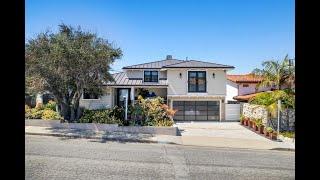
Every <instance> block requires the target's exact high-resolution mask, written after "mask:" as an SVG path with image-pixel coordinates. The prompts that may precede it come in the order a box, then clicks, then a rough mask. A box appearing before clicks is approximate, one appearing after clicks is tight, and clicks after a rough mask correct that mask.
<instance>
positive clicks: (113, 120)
mask: <svg viewBox="0 0 320 180" xmlns="http://www.w3.org/2000/svg"><path fill="white" fill-rule="evenodd" d="M119 114H121V110H120V109H119V108H118V107H115V108H112V109H99V110H88V109H85V110H84V112H83V115H82V117H81V118H80V120H79V122H80V123H104V124H119V125H122V121H121V120H120V118H119V117H117V115H119Z"/></svg>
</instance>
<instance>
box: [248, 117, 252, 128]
mask: <svg viewBox="0 0 320 180" xmlns="http://www.w3.org/2000/svg"><path fill="white" fill-rule="evenodd" d="M251 126H252V123H251V119H250V118H248V127H251Z"/></svg>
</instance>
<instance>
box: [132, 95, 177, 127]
mask: <svg viewBox="0 0 320 180" xmlns="http://www.w3.org/2000/svg"><path fill="white" fill-rule="evenodd" d="M138 100H139V103H138V105H139V106H140V107H141V108H142V112H143V116H144V120H143V121H142V125H143V126H172V125H173V123H174V122H173V119H172V118H173V115H174V114H175V112H176V111H175V110H173V109H170V108H169V107H168V106H167V105H166V104H164V100H163V98H161V97H156V98H154V99H143V98H142V96H139V97H138Z"/></svg>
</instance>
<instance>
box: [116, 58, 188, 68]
mask: <svg viewBox="0 0 320 180" xmlns="http://www.w3.org/2000/svg"><path fill="white" fill-rule="evenodd" d="M180 62H183V60H178V59H165V60H161V61H154V62H149V63H143V64H137V65H132V66H125V67H123V68H122V69H161V68H162V67H163V66H167V65H171V64H176V63H180Z"/></svg>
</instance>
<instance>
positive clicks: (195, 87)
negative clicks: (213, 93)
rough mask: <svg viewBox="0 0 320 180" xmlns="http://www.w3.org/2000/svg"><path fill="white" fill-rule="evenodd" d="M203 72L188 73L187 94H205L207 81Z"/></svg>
mask: <svg viewBox="0 0 320 180" xmlns="http://www.w3.org/2000/svg"><path fill="white" fill-rule="evenodd" d="M206 79H207V78H206V72H205V71H189V72H188V92H206V91H207V81H206Z"/></svg>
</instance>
